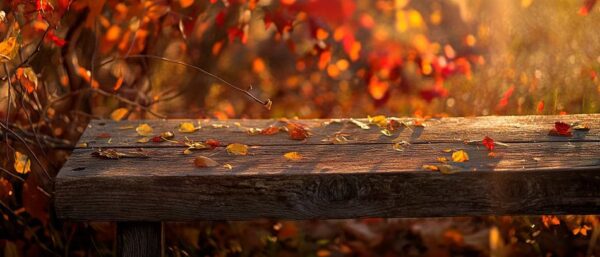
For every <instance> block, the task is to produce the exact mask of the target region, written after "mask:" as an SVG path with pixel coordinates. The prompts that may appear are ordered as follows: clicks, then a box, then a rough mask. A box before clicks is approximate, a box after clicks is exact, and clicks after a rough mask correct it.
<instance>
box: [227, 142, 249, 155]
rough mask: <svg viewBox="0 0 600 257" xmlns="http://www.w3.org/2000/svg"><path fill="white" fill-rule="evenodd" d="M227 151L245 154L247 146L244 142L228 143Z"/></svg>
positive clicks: (234, 153)
mask: <svg viewBox="0 0 600 257" xmlns="http://www.w3.org/2000/svg"><path fill="white" fill-rule="evenodd" d="M226 149H227V152H228V153H229V154H233V155H247V154H248V146H247V145H244V144H238V143H234V144H229V145H228V146H227V148H226Z"/></svg>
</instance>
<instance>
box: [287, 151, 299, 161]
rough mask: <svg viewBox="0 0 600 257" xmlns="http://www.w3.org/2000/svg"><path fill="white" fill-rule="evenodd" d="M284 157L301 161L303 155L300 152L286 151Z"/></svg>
mask: <svg viewBox="0 0 600 257" xmlns="http://www.w3.org/2000/svg"><path fill="white" fill-rule="evenodd" d="M283 157H285V158H286V159H287V160H290V161H299V160H301V159H302V158H303V156H302V155H301V154H300V153H298V152H288V153H285V154H284V155H283Z"/></svg>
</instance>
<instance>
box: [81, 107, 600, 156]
mask: <svg viewBox="0 0 600 257" xmlns="http://www.w3.org/2000/svg"><path fill="white" fill-rule="evenodd" d="M359 120H363V121H366V120H365V119H359ZM400 120H402V121H405V122H409V123H410V122H411V121H412V120H413V119H410V118H401V119H400ZM184 121H185V122H188V121H192V122H194V123H195V124H197V122H198V120H167V121H164V120H150V121H121V122H114V121H107V120H95V121H92V122H91V123H90V125H89V126H88V129H87V130H86V131H85V133H84V134H83V136H82V137H81V139H80V143H85V147H83V148H86V147H87V148H89V147H145V148H148V147H169V146H173V145H174V144H173V143H169V142H163V143H137V142H136V141H137V140H138V139H140V138H141V137H140V136H138V135H137V133H136V132H135V127H136V126H137V125H138V124H140V123H144V122H145V123H148V124H150V125H151V126H152V127H153V128H154V132H155V133H156V134H159V133H161V132H165V131H173V132H174V133H175V135H176V137H175V139H176V140H183V137H184V136H187V137H188V138H190V139H193V140H196V141H199V140H206V139H211V138H212V139H217V140H219V141H221V142H222V143H224V144H228V143H243V144H247V145H304V144H332V143H331V140H328V138H330V137H331V136H332V135H334V134H335V133H337V132H341V133H348V134H350V135H351V136H350V138H351V139H352V141H351V142H349V143H351V144H364V143H388V142H389V141H390V137H387V136H384V135H382V134H381V132H380V129H379V128H377V127H376V126H375V125H371V129H369V130H363V129H361V128H359V127H358V126H356V125H354V124H352V123H350V122H348V120H343V122H341V123H332V124H330V125H324V122H327V121H330V120H299V121H294V122H298V123H300V124H304V125H306V126H307V127H308V128H309V129H310V131H311V133H312V136H311V137H309V138H308V139H307V140H304V141H295V140H290V139H289V137H288V135H287V134H286V133H279V134H276V135H254V136H249V135H248V134H247V133H246V129H247V128H266V127H268V126H270V125H274V126H280V125H282V124H283V123H281V122H279V121H277V120H229V121H207V120H201V121H199V122H200V124H201V125H202V128H201V129H200V130H199V131H197V132H194V133H179V132H178V131H177V126H178V125H179V124H180V123H181V122H184ZM556 121H564V122H569V123H570V122H577V121H579V122H582V123H583V124H587V125H589V126H590V128H591V130H590V131H588V132H584V133H576V135H575V136H574V137H554V136H548V131H549V130H550V129H552V128H553V127H554V122H556ZM236 123H239V125H240V126H237V125H236ZM213 124H219V125H224V126H227V127H223V128H213V127H212V125H213ZM424 124H425V126H426V127H425V128H420V127H416V128H415V127H412V128H402V129H400V130H398V131H395V132H394V133H393V136H392V138H393V139H396V140H405V141H408V142H412V143H418V142H420V143H435V142H460V141H465V140H481V139H482V138H483V137H484V136H490V137H492V138H494V139H495V140H498V141H501V142H507V143H510V142H556V141H600V114H585V115H561V116H556V115H554V116H500V117H499V116H485V117H472V118H462V117H455V118H440V119H429V120H426V121H425V122H424ZM98 136H104V137H106V136H108V138H99V137H98ZM82 145H83V144H79V145H78V147H79V148H82Z"/></svg>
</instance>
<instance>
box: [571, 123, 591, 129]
mask: <svg viewBox="0 0 600 257" xmlns="http://www.w3.org/2000/svg"><path fill="white" fill-rule="evenodd" d="M571 128H572V129H574V130H577V131H590V127H588V126H587V125H583V124H579V123H575V124H572V126H571Z"/></svg>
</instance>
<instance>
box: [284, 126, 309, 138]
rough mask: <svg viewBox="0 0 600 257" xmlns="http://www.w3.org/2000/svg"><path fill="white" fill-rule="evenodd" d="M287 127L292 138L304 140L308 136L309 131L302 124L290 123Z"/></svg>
mask: <svg viewBox="0 0 600 257" xmlns="http://www.w3.org/2000/svg"><path fill="white" fill-rule="evenodd" d="M287 129H288V134H289V135H290V138H291V139H294V140H304V139H306V138H307V137H308V131H307V130H306V129H305V128H304V127H303V126H302V125H300V124H295V123H288V124H287Z"/></svg>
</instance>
